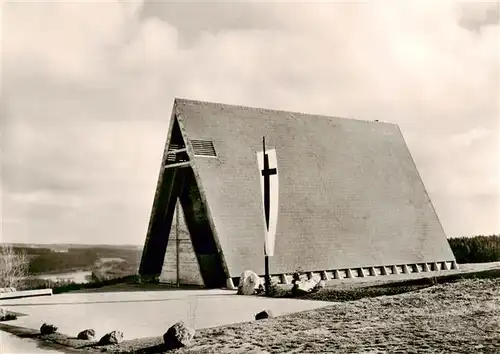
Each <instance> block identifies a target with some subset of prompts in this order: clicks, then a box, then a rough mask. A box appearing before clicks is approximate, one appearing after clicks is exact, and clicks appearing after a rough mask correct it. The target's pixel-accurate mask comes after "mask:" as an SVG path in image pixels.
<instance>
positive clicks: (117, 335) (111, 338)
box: [99, 331, 123, 345]
mask: <svg viewBox="0 0 500 354" xmlns="http://www.w3.org/2000/svg"><path fill="white" fill-rule="evenodd" d="M122 340H123V332H121V331H112V332H109V333H107V334H105V335H104V336H103V337H102V338H101V339H100V340H99V344H100V345H108V344H118V343H120V342H121V341H122Z"/></svg>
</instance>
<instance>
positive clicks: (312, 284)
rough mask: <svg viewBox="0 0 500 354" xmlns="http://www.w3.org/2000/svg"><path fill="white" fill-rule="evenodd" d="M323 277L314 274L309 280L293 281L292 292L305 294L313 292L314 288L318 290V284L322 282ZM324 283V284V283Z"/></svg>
mask: <svg viewBox="0 0 500 354" xmlns="http://www.w3.org/2000/svg"><path fill="white" fill-rule="evenodd" d="M321 281H322V280H321V277H320V276H319V275H317V274H315V275H313V277H312V278H311V279H308V280H303V281H300V280H297V279H294V281H293V288H292V294H294V295H304V294H308V293H310V292H312V291H313V290H318V287H319V286H321V285H318V284H319V283H320V282H321ZM322 285H323V284H322Z"/></svg>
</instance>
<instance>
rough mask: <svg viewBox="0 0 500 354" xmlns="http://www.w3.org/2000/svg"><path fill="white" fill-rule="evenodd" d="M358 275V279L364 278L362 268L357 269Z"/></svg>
mask: <svg viewBox="0 0 500 354" xmlns="http://www.w3.org/2000/svg"><path fill="white" fill-rule="evenodd" d="M358 274H359V277H360V278H364V277H365V271H364V269H363V268H359V269H358Z"/></svg>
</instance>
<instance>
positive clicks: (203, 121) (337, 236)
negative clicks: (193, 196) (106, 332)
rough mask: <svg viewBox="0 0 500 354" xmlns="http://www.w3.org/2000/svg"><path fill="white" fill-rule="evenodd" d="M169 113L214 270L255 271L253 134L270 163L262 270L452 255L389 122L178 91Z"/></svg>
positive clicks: (258, 262) (259, 250) (259, 226)
mask: <svg viewBox="0 0 500 354" xmlns="http://www.w3.org/2000/svg"><path fill="white" fill-rule="evenodd" d="M173 118H174V119H173V126H172V128H171V132H172V133H175V129H174V128H175V125H176V124H178V130H179V131H181V132H182V136H183V139H184V140H185V143H186V146H187V155H188V156H189V159H190V161H189V166H190V169H192V173H193V180H196V183H197V188H198V189H199V193H200V200H201V202H202V204H203V206H204V207H205V208H206V212H205V214H204V215H205V216H206V217H207V219H208V221H207V225H208V227H209V228H210V232H209V233H210V235H208V236H207V237H209V238H212V239H213V245H214V246H213V247H215V248H216V249H217V252H219V255H220V258H221V261H220V269H221V272H224V273H225V276H226V277H238V276H239V275H240V273H241V272H242V271H243V270H245V269H252V270H254V271H256V272H258V273H259V274H262V273H263V266H264V262H263V229H264V226H263V222H264V221H263V218H262V209H261V208H262V202H261V195H260V193H261V191H260V184H259V183H260V182H259V171H258V168H257V161H256V152H257V151H260V149H261V148H262V137H263V136H265V137H266V141H267V143H268V145H269V147H274V148H276V152H277V158H278V165H279V169H280V175H279V178H280V196H279V198H280V210H279V217H278V226H277V235H276V247H275V256H274V257H271V260H270V270H271V273H272V274H281V273H290V272H293V271H295V270H298V269H301V270H304V271H320V270H332V269H346V268H356V267H373V266H386V265H395V264H417V263H426V262H427V263H428V262H439V261H452V260H454V256H453V253H452V252H451V249H450V247H449V245H448V242H447V240H446V236H445V234H444V231H443V228H442V227H441V224H440V222H439V220H438V217H437V215H436V213H435V211H434V208H433V206H432V203H431V201H430V199H429V196H428V195H427V192H426V190H425V188H424V185H423V183H422V181H421V179H420V176H419V174H418V171H417V169H416V166H415V164H414V162H413V159H412V157H411V155H410V152H409V150H408V148H407V146H406V143H405V141H404V139H403V136H402V134H401V131H400V130H399V128H398V126H397V125H395V124H389V123H382V122H370V121H360V120H354V119H343V118H335V117H325V116H318V115H310V114H302V113H294V112H285V111H277V110H267V109H259V108H249V107H242V106H232V105H225V104H218V103H209V102H200V101H192V100H185V99H176V100H175V104H174V110H173ZM176 129H177V128H176ZM210 155H215V156H210ZM161 177H162V175H161V174H160V180H161V179H162V178H161ZM164 188H165V186H164V185H162V183H159V185H158V191H157V195H158V193H160V190H162V189H164ZM153 214H154V213H153ZM161 215H163V214H161ZM154 218H155V216H154V215H153V216H152V220H153V219H154ZM205 231H206V230H205ZM206 232H208V231H206ZM151 233H152V231H151V229H150V231H149V234H148V238H149V239H151V237H152V234H151ZM158 237H160V236H158ZM146 244H147V242H146ZM213 247H212V248H211V252H212V251H213V250H214V249H213ZM146 253H147V252H145V254H146ZM160 253H161V252H160Z"/></svg>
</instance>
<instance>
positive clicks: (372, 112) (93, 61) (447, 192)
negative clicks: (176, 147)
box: [1, 1, 500, 243]
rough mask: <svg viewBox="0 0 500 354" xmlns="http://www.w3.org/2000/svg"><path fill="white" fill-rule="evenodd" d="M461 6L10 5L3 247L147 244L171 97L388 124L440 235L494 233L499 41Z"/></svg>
mask: <svg viewBox="0 0 500 354" xmlns="http://www.w3.org/2000/svg"><path fill="white" fill-rule="evenodd" d="M470 6H472V5H470ZM470 6H467V7H464V6H463V4H459V3H455V2H449V1H443V2H441V1H440V2H430V1H425V2H424V1H419V2H416V1H389V2H363V3H321V4H320V3H316V4H309V3H308V4H304V3H301V4H300V3H294V4H290V3H282V4H277V3H252V4H234V3H233V4H231V3H217V4H203V5H202V4H195V3H193V4H178V3H169V2H163V3H159V2H155V3H146V4H145V5H144V6H142V4H141V3H140V2H125V1H123V2H119V1H108V2H106V3H96V2H91V1H88V2H78V3H74V2H73V3H70V2H63V1H60V2H43V3H31V2H30V3H27V2H25V3H14V2H11V3H7V4H5V5H4V6H3V12H4V14H3V46H2V59H3V70H2V74H3V89H4V90H5V93H6V94H5V95H4V99H3V100H4V103H5V105H4V107H3V111H4V113H5V114H3V116H2V121H1V126H2V130H3V131H4V133H5V134H4V136H5V137H6V138H5V139H3V141H2V145H3V146H2V147H3V151H4V152H5V154H3V156H2V160H3V162H4V164H3V165H4V166H3V172H2V173H3V174H4V176H3V181H2V182H3V187H4V188H3V207H2V212H3V213H4V215H5V219H9V220H16V222H10V223H7V224H6V225H8V227H4V230H3V231H4V235H3V237H5V238H6V239H8V240H19V241H33V238H32V237H33V236H32V235H33V234H35V233H36V234H37V235H39V234H40V233H42V234H43V235H45V236H46V237H47V239H46V240H47V242H50V241H52V240H58V241H61V240H62V241H67V242H78V241H82V242H110V243H112V242H118V243H142V242H143V239H144V233H145V229H146V227H147V222H148V216H149V212H150V207H151V202H152V197H153V193H154V188H155V184H156V178H157V175H158V168H159V166H158V165H159V161H160V156H161V152H162V149H163V144H164V140H165V137H166V129H167V127H168V119H169V117H170V110H171V105H172V100H173V98H174V97H175V96H178V97H179V96H180V97H188V98H194V99H200V100H213V101H220V102H226V103H235V104H243V105H253V106H263V107H270V108H279V109H286V110H297V111H304V112H311V113H321V114H328V115H337V116H345V117H357V118H361V119H380V120H382V121H391V122H394V123H398V124H400V126H401V127H402V130H403V133H404V134H405V137H406V139H407V141H408V143H409V146H410V149H411V151H412V153H413V155H414V157H415V160H416V162H417V165H418V167H419V168H420V170H421V174H422V176H423V179H424V182H425V183H426V185H427V187H428V189H429V192H430V194H431V197H432V198H433V200H434V202H435V204H436V209H437V211H438V213H439V215H440V216H441V219H442V221H443V224H444V227H445V230H446V231H447V233H448V235H450V236H457V235H467V234H472V233H492V232H499V231H500V224H499V221H498V219H499V218H497V216H498V213H499V194H500V191H499V188H498V182H497V181H498V180H500V174H499V168H498V166H499V164H498V162H499V161H498V157H499V154H498V151H499V149H498V148H499V146H498V141H499V124H498V118H499V97H500V91H499V74H500V73H499V59H500V57H499V43H500V38H499V29H498V24H494V23H492V20H491V18H493V17H492V15H491V13H492V12H491V11H494V10H495V3H492V4H491V5H488V4H487V5H484V4H483V5H481V6H478V7H475V6H472V10H471V9H470ZM202 8H203V9H204V10H205V12H206V14H204V13H203V11H201V10H200V9H202ZM492 9H493V10H492ZM488 11H489V12H488ZM486 12H488V13H489V15H486V14H485V13H486ZM471 23H472V24H473V26H472V25H470V24H471ZM471 26H472V27H471ZM188 37H189V38H188ZM186 38H187V39H186ZM23 198H24V199H23ZM30 198H31V199H30ZM33 198H34V199H33ZM54 201H58V202H61V203H60V204H61V205H54ZM56 204H57V203H56ZM43 206H46V207H45V208H44V207H43ZM61 208H63V210H64V208H66V210H65V212H62V211H61ZM465 216H467V217H465ZM35 231H36V232H35ZM118 235H119V237H118ZM115 237H116V238H115ZM36 239H37V240H38V239H39V236H37V238H36ZM84 240H85V241H84Z"/></svg>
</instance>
